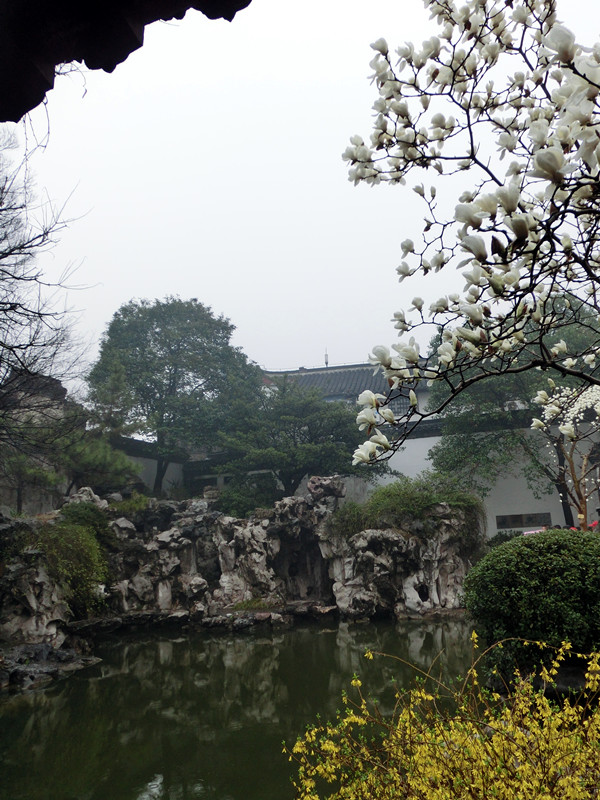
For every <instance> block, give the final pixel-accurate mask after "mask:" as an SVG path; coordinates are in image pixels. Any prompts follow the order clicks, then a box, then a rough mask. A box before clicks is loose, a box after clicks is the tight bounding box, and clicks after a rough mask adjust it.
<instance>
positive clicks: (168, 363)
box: [88, 297, 260, 494]
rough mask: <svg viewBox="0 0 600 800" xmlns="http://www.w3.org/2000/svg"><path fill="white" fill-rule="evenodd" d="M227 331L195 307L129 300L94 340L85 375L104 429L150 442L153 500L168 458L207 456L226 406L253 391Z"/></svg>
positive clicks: (225, 323) (255, 381)
mask: <svg viewBox="0 0 600 800" xmlns="http://www.w3.org/2000/svg"><path fill="white" fill-rule="evenodd" d="M233 330H234V326H233V325H232V324H231V322H229V320H227V319H225V317H223V316H219V317H217V316H215V315H214V314H213V313H212V311H211V310H210V308H207V307H206V306H204V305H202V304H201V303H199V302H198V301H197V300H196V299H191V300H181V299H180V298H178V297H167V298H166V299H165V300H155V301H154V302H150V301H148V300H139V301H134V300H132V301H131V302H129V303H126V304H125V305H124V306H122V307H121V308H120V309H119V310H118V311H117V312H116V313H115V315H114V317H113V319H112V320H111V322H110V323H109V325H108V327H107V330H106V332H105V334H104V336H103V338H102V342H101V347H100V355H99V358H98V360H97V361H96V363H95V364H94V366H93V367H92V370H91V371H90V373H89V375H88V384H89V387H90V401H91V403H92V406H93V407H94V408H95V409H97V410H98V411H99V414H100V416H103V418H104V419H105V421H106V424H107V427H109V428H112V429H113V430H114V429H115V428H120V429H123V428H125V430H127V431H128V432H135V433H138V434H141V435H143V436H147V437H150V439H151V440H152V441H153V442H154V444H155V453H156V459H157V468H156V479H155V482H154V492H155V493H156V494H159V493H160V492H161V490H162V482H163V479H164V476H165V473H166V471H167V467H168V465H169V463H170V458H171V456H172V454H173V453H174V452H177V451H178V452H182V451H183V452H189V451H190V448H191V447H194V448H197V447H200V446H201V447H203V448H205V449H210V447H211V446H212V444H213V443H214V440H215V431H216V430H218V428H219V427H220V425H221V424H223V421H224V420H225V419H227V417H228V415H229V411H228V408H229V402H230V401H231V399H232V397H236V396H237V393H238V392H239V394H240V395H241V394H243V393H244V392H245V391H246V390H247V387H248V386H252V387H256V390H257V391H258V387H259V385H260V370H259V369H258V367H256V366H255V365H253V364H251V363H249V362H248V359H247V358H246V356H245V355H244V354H243V353H242V352H241V350H240V349H239V348H235V347H233V346H232V345H231V344H230V339H231V335H232V333H233Z"/></svg>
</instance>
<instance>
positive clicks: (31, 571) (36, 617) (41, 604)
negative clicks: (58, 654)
mask: <svg viewBox="0 0 600 800" xmlns="http://www.w3.org/2000/svg"><path fill="white" fill-rule="evenodd" d="M69 616H70V613H69V608H68V605H67V602H66V599H65V594H64V591H63V590H62V588H61V587H60V586H58V585H57V584H56V582H55V581H53V580H52V579H51V578H50V576H49V575H48V569H47V566H46V563H45V561H44V559H43V558H42V556H41V553H39V552H38V551H35V550H29V551H27V552H25V553H24V555H23V556H22V557H21V558H16V557H13V558H11V559H9V560H8V561H7V562H6V563H5V564H4V569H3V572H2V575H1V577H0V641H11V642H28V643H29V642H31V643H47V644H51V645H52V646H53V647H60V646H61V645H62V643H63V642H64V640H65V633H64V625H65V623H66V621H67V620H68V619H69Z"/></svg>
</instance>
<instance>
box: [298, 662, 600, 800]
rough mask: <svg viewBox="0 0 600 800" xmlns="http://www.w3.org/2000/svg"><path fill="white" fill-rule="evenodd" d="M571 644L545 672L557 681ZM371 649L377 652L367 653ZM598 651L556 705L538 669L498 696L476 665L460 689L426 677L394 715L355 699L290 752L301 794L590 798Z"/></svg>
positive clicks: (443, 799)
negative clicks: (581, 679) (537, 684)
mask: <svg viewBox="0 0 600 800" xmlns="http://www.w3.org/2000/svg"><path fill="white" fill-rule="evenodd" d="M564 652H565V650H564V649H563V650H561V651H559V653H558V655H557V656H556V657H555V658H554V662H553V664H552V665H551V667H550V669H549V670H547V671H543V672H542V673H541V674H540V676H539V677H540V679H541V681H542V682H543V683H546V682H552V681H553V679H554V677H555V675H556V672H557V670H558V667H559V665H560V663H561V661H562V658H563V656H564ZM366 655H367V657H372V654H371V653H367V654H366ZM599 675H600V668H599V666H598V657H597V656H595V657H592V658H590V659H589V661H588V666H587V674H586V688H585V690H584V692H583V693H582V695H581V696H580V697H579V698H578V700H577V701H576V702H574V703H573V702H570V701H569V700H565V701H564V702H563V703H562V705H555V704H553V703H552V702H551V701H550V700H549V699H548V698H547V697H546V696H545V695H544V692H543V687H542V689H539V690H536V689H534V680H533V678H529V679H523V678H520V677H518V676H517V677H516V679H515V682H514V687H513V689H512V691H511V693H510V694H509V695H508V696H506V697H503V698H501V697H500V696H499V695H498V694H491V693H489V692H486V691H484V690H482V689H481V687H480V685H479V682H478V675H477V668H476V665H475V666H474V667H473V668H472V669H471V670H470V672H469V674H468V675H467V677H466V679H465V680H464V682H462V683H460V684H459V688H458V689H455V690H450V689H447V688H446V687H444V686H440V685H437V684H436V685H432V680H428V681H426V682H424V683H422V684H421V685H417V687H416V688H414V689H412V690H410V691H406V692H402V693H400V694H399V695H398V696H397V697H398V701H397V705H396V708H395V709H394V713H393V716H392V718H391V719H385V718H384V717H383V716H382V715H381V713H380V712H379V710H378V707H377V705H376V703H374V702H373V701H371V700H367V699H366V697H365V696H364V695H363V694H362V690H361V684H360V681H359V680H358V679H356V678H355V680H354V681H353V682H352V683H353V686H354V687H355V689H357V690H358V699H357V700H356V701H355V702H353V703H350V702H349V700H348V698H345V699H344V702H345V704H346V711H345V713H342V714H339V715H338V718H337V721H335V722H333V723H321V722H319V723H318V724H317V725H316V726H314V727H311V728H309V729H308V730H307V732H306V734H305V735H304V736H303V737H302V738H300V739H299V740H298V741H297V742H296V744H295V745H294V747H293V748H292V749H291V750H289V751H288V754H289V757H290V760H294V761H296V762H297V764H298V777H297V779H296V780H295V781H294V785H295V787H296V797H297V798H298V800H325V798H329V800H342V798H344V800H392V798H393V799H394V800H466V798H470V800H489V798H496V800H515V798H522V800H526V799H527V800H534V798H540V800H541V798H543V799H544V800H588V799H589V800H591V798H596V797H597V796H598V794H597V791H598V786H599V785H600V747H599V743H600V707H599V706H598V703H597V702H594V700H595V699H597V692H598V687H599Z"/></svg>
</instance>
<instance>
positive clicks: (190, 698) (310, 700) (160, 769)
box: [0, 620, 471, 800]
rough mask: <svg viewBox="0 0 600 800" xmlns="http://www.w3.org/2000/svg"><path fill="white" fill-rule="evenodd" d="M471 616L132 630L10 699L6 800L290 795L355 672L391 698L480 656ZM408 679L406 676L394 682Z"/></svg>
mask: <svg viewBox="0 0 600 800" xmlns="http://www.w3.org/2000/svg"><path fill="white" fill-rule="evenodd" d="M469 633H470V629H469V627H468V626H467V624H466V623H465V622H464V621H462V620H447V621H441V622H414V621H407V622H403V623H398V624H395V625H394V624H385V623H369V624H365V625H357V624H354V625H347V624H340V625H339V626H335V627H331V628H329V629H326V628H320V627H318V626H306V627H299V628H294V629H292V630H286V631H282V632H281V633H273V632H271V631H270V630H269V631H268V632H267V631H265V632H264V633H262V634H261V633H260V632H259V631H257V630H256V629H255V630H254V631H253V632H250V633H247V634H238V635H236V636H230V635H206V634H198V635H195V636H193V637H190V638H187V637H186V638H183V637H179V638H175V637H174V638H157V637H153V636H146V637H141V636H137V637H131V638H130V639H128V640H127V641H125V642H124V641H122V640H120V641H114V642H111V641H106V642H104V644H103V645H102V646H101V647H99V648H98V650H99V655H101V656H102V657H103V659H104V660H103V662H102V663H101V664H98V665H97V666H95V667H92V668H90V669H88V670H84V671H83V672H81V673H78V674H76V675H73V676H72V677H71V678H69V679H68V680H66V681H62V682H61V683H59V684H56V685H54V686H52V687H50V688H48V689H46V690H43V691H39V692H35V693H32V694H27V695H21V696H15V697H7V698H3V699H2V700H0V713H1V714H2V725H1V726H0V772H1V774H2V778H1V780H0V798H1V800H42V799H43V800H106V798H111V800H179V799H180V798H181V800H192V799H193V798H203V799H206V800H208V799H209V798H210V799H211V800H213V799H214V800H286V798H289V797H291V796H292V792H291V789H290V786H289V775H290V774H291V773H290V765H289V764H288V762H287V760H286V759H285V757H284V756H282V754H281V742H282V740H284V739H285V740H287V741H288V742H292V741H293V740H294V739H295V737H296V736H297V735H298V734H299V733H301V732H302V731H303V729H304V727H305V725H306V724H307V723H309V722H311V721H312V720H314V718H315V716H316V714H317V713H320V714H321V716H322V717H326V716H329V717H333V716H334V715H335V711H336V708H338V707H339V706H340V697H341V693H342V690H344V689H348V688H349V683H350V680H351V678H352V675H353V674H354V673H355V672H356V673H359V674H360V675H361V677H363V680H364V682H365V685H366V686H367V687H368V690H369V692H372V693H373V694H374V695H376V696H378V697H379V698H380V699H381V701H382V707H383V708H384V709H385V708H386V706H388V705H389V707H391V706H392V705H393V698H394V692H395V689H396V688H397V687H398V686H408V685H409V684H410V682H411V680H412V676H413V675H414V673H412V672H411V671H410V670H409V669H408V668H406V667H404V666H403V665H402V664H401V663H400V662H398V661H395V660H392V659H375V660H374V661H366V660H365V659H364V652H365V650H366V649H367V648H371V649H373V650H379V651H382V652H386V653H390V654H393V655H397V656H399V657H400V658H402V659H404V660H406V661H409V662H412V663H414V664H415V665H416V666H417V667H419V668H421V669H424V670H427V669H428V668H429V665H430V664H431V662H432V660H433V659H434V658H436V656H438V654H439V653H441V656H440V658H439V659H438V661H437V662H436V669H441V670H442V673H443V675H445V676H452V677H454V676H456V675H457V674H460V673H464V671H465V669H466V668H467V666H468V664H469V663H470V652H471V651H470V642H469ZM393 681H395V683H393Z"/></svg>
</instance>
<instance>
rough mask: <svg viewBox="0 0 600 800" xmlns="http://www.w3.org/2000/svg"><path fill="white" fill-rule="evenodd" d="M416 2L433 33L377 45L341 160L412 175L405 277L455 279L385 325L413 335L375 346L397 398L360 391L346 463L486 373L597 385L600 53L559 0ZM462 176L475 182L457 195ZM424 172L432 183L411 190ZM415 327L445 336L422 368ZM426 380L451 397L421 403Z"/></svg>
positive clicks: (357, 170) (353, 166) (393, 179)
mask: <svg viewBox="0 0 600 800" xmlns="http://www.w3.org/2000/svg"><path fill="white" fill-rule="evenodd" d="M424 2H425V6H426V7H427V8H429V9H430V11H431V16H432V18H433V19H435V21H436V23H437V25H438V28H439V30H438V35H437V36H432V37H431V38H430V39H428V40H427V41H425V42H424V43H423V45H422V47H421V48H420V49H419V48H415V46H414V45H412V44H410V43H407V44H405V45H402V46H400V47H398V49H397V50H396V52H395V53H392V52H391V51H390V49H389V47H388V44H387V42H386V41H385V40H384V39H379V40H378V41H376V42H374V43H373V44H372V45H371V46H372V48H373V50H374V51H375V57H374V59H373V60H372V62H371V67H372V68H373V71H374V75H373V80H374V83H375V85H376V86H377V89H378V92H379V96H378V99H377V100H376V102H375V105H374V108H375V111H376V115H377V116H376V119H375V124H374V130H373V133H372V135H371V138H370V141H368V142H365V141H364V140H363V139H362V138H361V137H359V136H354V137H352V139H351V143H350V146H349V147H348V148H347V149H346V151H345V153H344V159H345V160H347V161H348V162H349V164H350V179H351V180H352V181H354V182H355V183H359V182H366V183H370V184H378V183H383V182H387V183H392V184H405V183H406V182H407V181H408V180H409V179H410V180H411V181H412V189H413V191H414V192H415V193H416V194H417V195H418V196H419V197H420V198H421V200H422V202H423V203H424V212H425V217H424V223H423V231H422V236H421V239H420V241H417V242H414V241H413V240H411V239H406V240H405V241H404V242H402V244H401V250H402V256H403V260H402V262H401V263H400V265H399V266H398V268H397V272H398V276H399V279H400V281H404V280H407V281H409V280H410V278H411V277H412V276H413V275H417V274H419V275H427V274H430V273H433V274H435V273H438V272H440V271H442V270H444V271H446V272H447V271H448V270H458V272H459V274H460V275H461V276H462V278H463V279H464V285H463V286H462V290H461V291H459V292H456V293H453V294H447V295H444V296H441V297H440V298H439V299H438V300H437V301H436V302H434V303H432V304H431V305H430V306H429V308H426V307H425V303H424V301H423V300H422V299H421V298H420V297H415V298H414V299H413V300H412V304H411V306H410V307H409V308H408V309H405V310H400V311H398V312H396V314H395V315H394V321H395V327H396V329H397V330H398V332H399V334H400V336H401V337H406V338H401V339H400V341H399V342H398V343H396V344H394V345H392V347H391V349H389V348H387V347H384V346H377V347H374V348H373V351H372V354H371V356H370V360H371V361H372V363H373V364H374V365H375V366H376V367H378V368H380V369H382V370H383V372H384V374H385V376H386V378H387V379H388V382H389V385H390V390H391V391H390V395H388V396H387V397H386V396H382V395H374V394H373V393H372V392H363V394H362V395H361V396H360V398H359V402H360V404H361V405H362V406H363V410H362V411H361V412H360V414H359V415H358V423H359V426H360V427H361V428H362V429H364V430H365V431H366V433H367V436H368V437H369V438H368V440H367V441H366V442H365V443H364V444H363V445H361V446H360V447H359V448H358V449H357V450H356V452H355V454H354V462H355V463H358V462H360V461H367V462H368V461H371V460H374V459H378V458H382V457H386V455H389V454H390V453H393V452H394V451H395V450H397V449H398V448H399V447H400V446H401V444H402V443H403V441H404V439H405V438H406V436H407V435H408V434H409V433H410V431H411V430H412V428H413V427H414V425H415V424H418V423H419V422H420V421H421V420H422V419H425V418H427V417H428V416H431V415H432V414H435V413H439V411H440V410H442V409H443V408H444V407H445V406H446V405H447V403H448V402H450V401H451V399H452V398H453V397H455V396H456V395H458V394H460V393H461V392H462V391H464V390H465V389H467V388H468V387H469V386H471V385H472V384H473V383H475V382H477V381H479V380H485V378H486V377H488V376H491V375H501V374H505V373H514V372H519V371H523V370H527V369H533V368H536V367H539V368H541V369H544V370H548V371H550V372H549V374H550V373H554V374H555V375H557V376H558V377H559V378H570V379H576V380H577V381H579V382H581V384H582V385H584V386H590V385H592V386H593V385H600V367H599V366H598V364H599V362H600V334H599V330H600V328H599V327H598V318H599V312H600V308H599V306H598V300H599V292H600V286H599V272H598V269H599V266H600V246H599V245H598V230H599V226H600V181H599V160H600V114H599V110H600V106H599V94H600V44H598V45H595V46H594V47H593V48H584V47H582V46H580V45H578V44H577V43H576V42H575V37H574V35H573V34H572V33H571V32H570V31H569V30H568V29H567V28H566V27H564V26H563V25H562V24H560V23H559V22H558V21H557V19H556V7H555V2H554V1H553V0H544V1H543V2H542V0H514V2H511V3H506V2H504V0H468V1H467V2H466V3H464V4H463V5H461V6H460V8H459V7H458V6H456V5H455V4H454V2H452V0H424ZM463 171H467V172H468V177H469V179H470V181H471V185H472V187H473V188H472V189H471V190H468V191H461V193H460V194H458V196H457V195H456V194H455V191H456V185H457V182H456V179H455V178H453V176H455V175H456V174H457V173H461V172H463ZM425 173H429V174H430V175H432V176H433V180H434V185H432V186H431V187H430V188H428V189H427V188H426V187H425V184H424V182H422V183H417V182H416V180H419V179H420V178H421V177H422V176H424V174H425ZM415 177H416V180H415ZM463 185H464V184H463ZM448 208H453V209H454V211H453V213H452V212H450V214H448V213H445V209H448ZM573 325H575V326H581V327H582V329H587V331H589V337H579V339H578V342H579V345H578V346H577V348H573V347H569V346H567V344H566V343H565V339H564V338H563V336H562V335H561V333H562V332H563V331H564V330H565V328H566V327H567V326H569V327H572V326H573ZM423 329H425V330H427V329H430V330H431V333H432V334H433V333H434V332H439V333H440V334H441V343H440V344H439V346H438V347H437V351H436V352H434V353H433V354H432V355H430V356H429V357H427V358H422V357H421V355H420V352H419V346H418V343H417V341H416V339H415V336H414V334H415V333H416V332H419V333H421V332H423ZM411 334H412V335H411ZM406 335H408V336H406ZM429 338H431V336H430V337H429ZM567 338H568V337H567ZM421 381H443V382H444V384H445V385H446V387H447V389H448V392H449V396H448V398H447V399H444V400H443V401H441V402H440V405H439V407H438V408H436V409H431V410H428V411H425V410H423V409H421V408H419V406H418V402H417V396H416V393H415V391H414V390H415V388H417V386H418V384H419V383H420V382H421ZM398 394H401V395H404V396H406V397H407V398H408V399H409V408H408V411H407V412H406V414H404V416H401V417H396V416H395V415H394V414H393V412H392V410H391V408H390V406H389V403H390V396H392V395H393V396H394V397H397V396H398ZM381 428H384V430H381ZM390 431H392V433H391V434H390Z"/></svg>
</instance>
